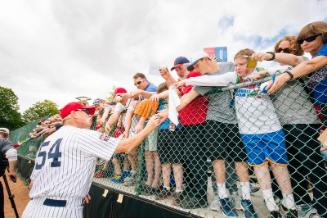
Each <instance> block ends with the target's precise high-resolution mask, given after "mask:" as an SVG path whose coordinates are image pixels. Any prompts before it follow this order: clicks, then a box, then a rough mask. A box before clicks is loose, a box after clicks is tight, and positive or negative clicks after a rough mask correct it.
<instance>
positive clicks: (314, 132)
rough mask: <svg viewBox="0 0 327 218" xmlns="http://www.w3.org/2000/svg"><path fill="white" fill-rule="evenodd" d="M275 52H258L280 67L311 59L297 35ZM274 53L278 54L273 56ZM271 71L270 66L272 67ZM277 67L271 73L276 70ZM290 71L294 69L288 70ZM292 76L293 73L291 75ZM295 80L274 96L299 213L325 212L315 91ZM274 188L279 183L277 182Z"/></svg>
mask: <svg viewBox="0 0 327 218" xmlns="http://www.w3.org/2000/svg"><path fill="white" fill-rule="evenodd" d="M274 52H276V53H273V52H268V53H262V52H258V53H254V54H253V55H252V57H253V58H254V59H256V60H258V61H275V62H278V63H277V66H276V67H277V68H284V69H285V67H287V68H288V69H287V70H292V68H290V66H293V67H295V66H296V65H298V64H300V63H301V62H303V61H307V60H308V59H307V58H305V57H304V56H302V55H303V50H302V48H301V47H300V45H299V44H298V43H297V41H296V37H295V36H285V37H284V38H282V39H281V40H279V41H278V42H277V43H276V45H275V49H274ZM272 56H275V57H274V58H272ZM269 71H270V70H269ZM274 73H275V72H274V71H271V72H269V74H274ZM286 74H290V72H288V73H286ZM288 76H289V75H288ZM307 79H308V78H302V79H300V80H292V81H289V82H288V83H286V84H285V85H284V86H283V87H282V88H281V89H280V90H279V91H278V92H276V93H274V94H273V95H271V96H272V101H273V104H274V107H275V109H276V113H277V115H278V117H279V120H280V121H281V124H282V125H283V129H284V131H285V139H286V146H287V155H288V157H289V165H288V168H289V171H290V177H291V182H292V187H293V190H294V191H293V193H294V199H295V202H296V204H297V206H298V208H299V216H305V215H309V214H311V213H314V212H315V213H317V212H318V214H321V215H323V214H324V213H325V211H326V208H325V205H324V204H325V202H327V193H326V192H324V191H323V190H326V191H327V172H326V169H325V163H324V159H323V157H322V156H321V155H320V151H319V149H320V143H319V142H318V140H317V137H318V135H319V130H320V128H321V121H320V120H319V118H318V115H317V113H316V111H315V109H314V107H313V104H312V102H311V101H310V100H311V99H310V95H311V92H310V91H309V92H308V89H307V88H305V86H306V82H305V81H306V80H307ZM309 182H311V184H312V185H313V188H312V191H313V199H312V200H311V196H310V193H309ZM274 188H275V190H274V191H276V189H277V187H275V186H273V189H274ZM277 194H278V192H277Z"/></svg>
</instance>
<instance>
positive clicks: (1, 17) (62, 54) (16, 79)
mask: <svg viewBox="0 0 327 218" xmlns="http://www.w3.org/2000/svg"><path fill="white" fill-rule="evenodd" d="M326 11H327V2H326V1H305V0H284V1H275V2H272V1H268V0H253V1H242V0H230V1H214V0H210V1H209V0H208V1H195V0H177V1H176V0H166V1H160V0H140V1H113V0H111V1H108V0H99V1H92V0H52V1H51V0H42V1H33V2H25V1H20V0H11V1H3V2H1V3H0V31H1V34H0V76H1V82H0V85H1V86H7V87H10V88H12V89H13V90H14V91H15V92H16V94H17V95H18V97H19V103H20V105H21V109H22V110H24V109H26V108H27V107H29V106H30V105H32V104H33V103H35V102H36V101H39V100H43V99H50V100H54V101H55V102H57V103H58V104H59V105H60V106H62V105H63V104H64V103H65V102H68V101H71V100H73V99H74V97H76V96H78V95H87V96H90V97H94V98H95V97H105V96H106V95H107V93H108V92H109V91H110V90H111V87H112V86H113V85H117V86H125V87H127V88H129V89H132V88H133V81H132V75H133V74H134V73H135V72H145V73H147V70H148V65H149V63H152V62H155V63H161V64H162V65H167V66H168V67H170V66H171V64H172V62H173V60H174V58H175V57H176V56H180V55H186V56H191V55H192V54H193V53H197V52H198V51H199V50H200V49H202V48H204V47H210V46H225V45H226V46H228V49H229V58H231V57H232V55H233V53H235V52H236V51H237V50H239V49H241V48H244V47H252V48H254V49H267V48H269V47H271V46H272V44H273V40H274V39H275V38H276V37H278V36H279V35H281V33H286V34H296V33H297V32H298V31H299V30H300V28H301V27H302V26H303V25H304V24H306V23H308V22H311V21H314V20H323V19H324V20H326V19H327V17H326V13H325V12H326ZM226 18H227V20H224V19H226ZM231 21H232V22H231ZM230 23H232V24H233V25H232V26H228V25H229V24H230ZM253 39H258V40H259V39H260V40H261V42H264V43H262V44H261V46H260V45H258V44H257V41H254V40H253ZM149 78H150V79H151V80H153V81H154V82H155V83H157V84H159V83H160V81H161V79H160V77H156V76H149Z"/></svg>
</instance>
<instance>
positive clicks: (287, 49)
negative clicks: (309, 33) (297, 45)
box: [276, 48, 294, 54]
mask: <svg viewBox="0 0 327 218" xmlns="http://www.w3.org/2000/svg"><path fill="white" fill-rule="evenodd" d="M293 51H294V49H290V48H278V49H277V50H276V52H277V53H281V52H283V53H287V54H289V53H291V52H293Z"/></svg>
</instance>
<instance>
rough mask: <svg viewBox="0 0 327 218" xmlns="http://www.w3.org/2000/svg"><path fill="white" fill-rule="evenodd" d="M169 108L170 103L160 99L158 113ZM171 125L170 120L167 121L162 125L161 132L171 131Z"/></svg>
mask: <svg viewBox="0 0 327 218" xmlns="http://www.w3.org/2000/svg"><path fill="white" fill-rule="evenodd" d="M167 108H168V102H167V101H166V100H164V99H160V100H159V107H158V111H162V110H164V109H167ZM169 124H170V122H169V119H168V118H167V119H165V121H164V122H162V123H161V124H160V126H159V130H163V129H169Z"/></svg>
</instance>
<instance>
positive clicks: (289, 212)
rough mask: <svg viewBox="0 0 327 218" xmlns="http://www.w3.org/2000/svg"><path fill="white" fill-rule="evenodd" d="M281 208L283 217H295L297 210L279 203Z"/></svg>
mask: <svg viewBox="0 0 327 218" xmlns="http://www.w3.org/2000/svg"><path fill="white" fill-rule="evenodd" d="M281 207H282V210H283V211H284V217H285V218H297V217H298V216H297V215H298V214H297V210H296V209H293V210H292V209H288V208H286V207H285V206H284V205H283V204H282V205H281Z"/></svg>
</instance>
